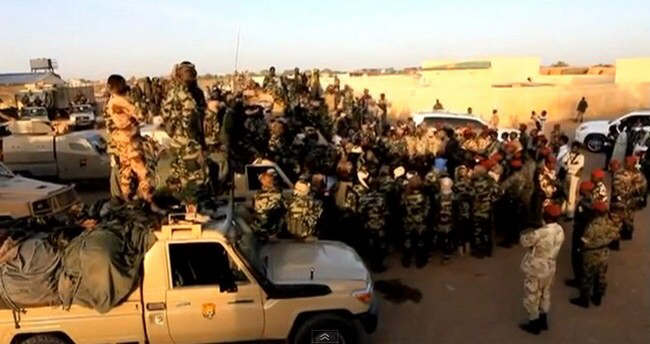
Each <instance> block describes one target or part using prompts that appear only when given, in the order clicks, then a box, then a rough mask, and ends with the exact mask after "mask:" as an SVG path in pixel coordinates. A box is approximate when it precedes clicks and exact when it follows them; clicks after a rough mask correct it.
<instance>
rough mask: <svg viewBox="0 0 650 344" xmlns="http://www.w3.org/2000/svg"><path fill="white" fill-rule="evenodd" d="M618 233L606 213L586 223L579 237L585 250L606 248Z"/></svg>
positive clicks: (614, 224)
mask: <svg viewBox="0 0 650 344" xmlns="http://www.w3.org/2000/svg"><path fill="white" fill-rule="evenodd" d="M618 235H619V233H618V227H617V226H616V223H615V222H614V221H613V220H612V219H611V218H610V217H609V216H608V215H603V216H597V217H595V218H593V219H592V220H591V221H590V222H589V223H588V224H587V227H586V228H585V232H584V234H583V235H582V238H581V240H582V246H583V248H584V249H585V250H597V249H601V248H606V247H607V245H609V243H610V242H612V240H616V239H617V238H618Z"/></svg>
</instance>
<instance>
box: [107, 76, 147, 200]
mask: <svg viewBox="0 0 650 344" xmlns="http://www.w3.org/2000/svg"><path fill="white" fill-rule="evenodd" d="M106 84H107V89H108V91H109V93H110V99H109V100H108V102H107V103H106V115H107V118H109V119H110V120H109V123H110V126H107V128H108V130H109V135H110V138H111V144H112V147H113V148H114V152H115V155H116V157H117V159H118V160H119V161H118V165H119V187H120V191H121V194H122V198H124V199H125V200H131V182H132V178H133V175H134V174H135V176H136V177H137V179H138V180H137V181H138V196H139V197H140V198H142V199H144V200H145V201H147V202H149V203H151V202H152V196H153V187H152V185H151V175H150V173H149V170H148V169H147V165H146V160H145V157H144V150H143V147H142V137H141V136H140V130H139V124H138V122H139V119H138V117H137V116H138V113H137V111H136V107H135V105H133V103H132V102H131V101H130V100H129V99H128V98H127V93H128V86H127V84H126V80H125V79H124V78H123V77H122V76H121V75H117V74H114V75H111V76H110V77H109V78H108V81H107V82H106ZM152 208H155V205H153V204H152Z"/></svg>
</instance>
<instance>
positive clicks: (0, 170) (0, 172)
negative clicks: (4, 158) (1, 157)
mask: <svg viewBox="0 0 650 344" xmlns="http://www.w3.org/2000/svg"><path fill="white" fill-rule="evenodd" d="M13 176H14V174H13V173H11V171H10V170H9V169H8V168H7V167H6V166H5V165H3V164H0V177H8V178H11V177H13Z"/></svg>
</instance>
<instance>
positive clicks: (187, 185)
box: [162, 61, 207, 214]
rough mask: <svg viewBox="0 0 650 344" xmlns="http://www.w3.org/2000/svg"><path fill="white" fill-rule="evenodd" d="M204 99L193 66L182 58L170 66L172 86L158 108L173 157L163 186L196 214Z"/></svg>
mask: <svg viewBox="0 0 650 344" xmlns="http://www.w3.org/2000/svg"><path fill="white" fill-rule="evenodd" d="M205 106H206V104H205V98H204V96H203V92H202V91H201V90H200V89H199V88H198V85H197V83H196V69H195V68H194V65H193V64H192V63H190V62H187V61H184V62H182V63H180V64H179V65H176V66H175V67H174V71H173V73H172V85H171V88H170V89H169V91H168V92H167V95H166V97H165V100H164V102H163V107H162V118H163V127H164V128H165V131H166V132H167V134H168V135H169V137H170V139H171V140H170V148H169V149H170V153H171V155H172V156H173V157H174V160H173V161H172V163H171V173H170V176H169V177H168V178H167V186H168V187H169V188H170V189H171V190H172V192H173V193H174V195H175V196H176V197H177V198H179V199H181V200H182V201H183V203H184V204H185V206H186V210H187V212H188V213H189V214H197V210H198V209H197V204H198V201H197V192H198V191H199V190H201V188H202V187H203V185H204V184H205V182H206V175H207V166H206V164H205V159H204V154H203V147H202V145H204V144H205V141H204V137H203V132H202V131H203V130H202V126H203V116H204V114H205Z"/></svg>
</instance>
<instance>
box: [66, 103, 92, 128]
mask: <svg viewBox="0 0 650 344" xmlns="http://www.w3.org/2000/svg"><path fill="white" fill-rule="evenodd" d="M69 118H70V122H69V123H70V126H72V127H74V128H77V129H87V128H92V127H93V126H94V125H95V109H94V108H93V106H92V105H90V104H79V105H72V106H71V107H70V115H69Z"/></svg>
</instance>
